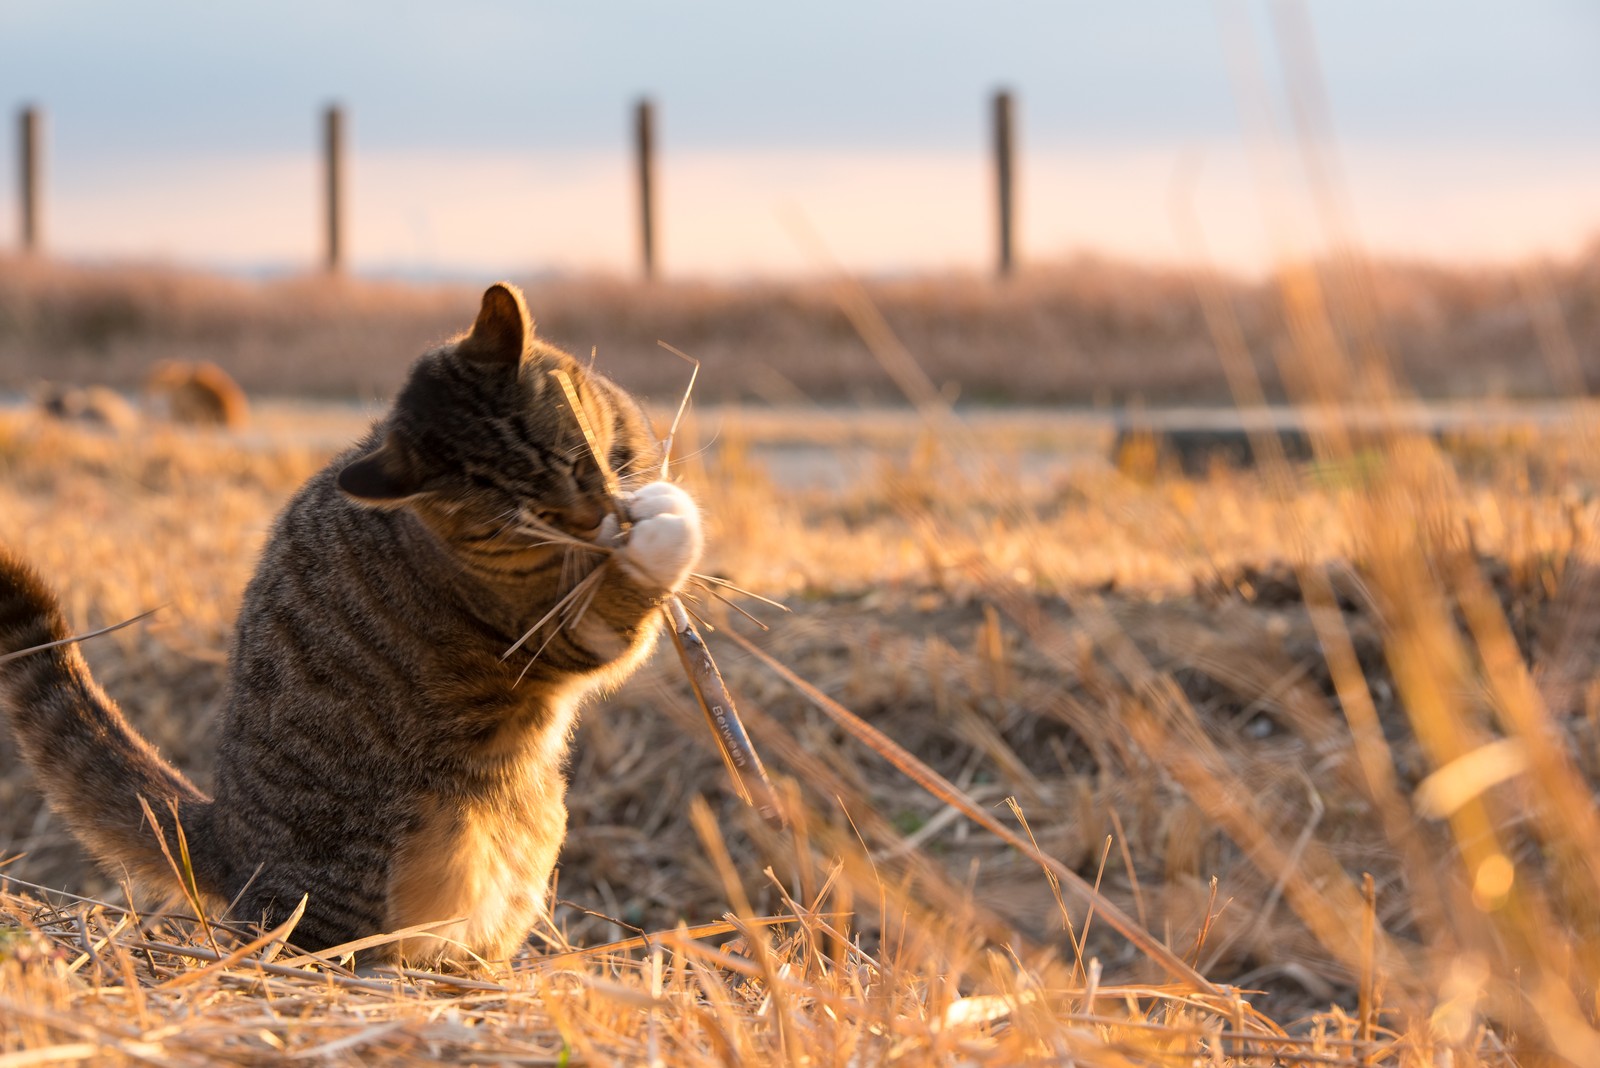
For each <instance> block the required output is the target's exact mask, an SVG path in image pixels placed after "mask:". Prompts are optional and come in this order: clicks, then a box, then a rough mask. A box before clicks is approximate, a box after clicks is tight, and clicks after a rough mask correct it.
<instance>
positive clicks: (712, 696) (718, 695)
mask: <svg viewBox="0 0 1600 1068" xmlns="http://www.w3.org/2000/svg"><path fill="white" fill-rule="evenodd" d="M661 612H662V614H663V615H664V616H666V619H667V629H668V630H669V631H670V633H671V634H672V643H673V645H675V646H677V649H678V659H679V660H680V661H681V662H682V663H683V673H684V674H685V675H687V676H688V677H689V688H690V689H692V690H693V691H694V696H695V700H697V701H699V702H700V711H702V712H704V713H705V715H706V722H707V723H709V724H710V725H711V734H712V737H714V738H716V740H717V750H718V751H719V752H721V754H722V762H723V764H725V765H727V768H728V778H730V779H732V780H733V788H734V790H735V791H737V792H738V794H739V796H740V797H741V798H742V799H743V800H744V803H745V804H747V805H750V806H751V807H752V808H754V809H755V810H756V811H757V812H759V813H761V818H762V819H763V820H765V821H766V823H767V826H769V827H771V828H773V829H774V830H780V831H781V830H783V828H784V826H785V824H784V820H783V812H782V810H781V809H779V807H778V795H777V791H776V790H774V789H773V788H772V780H770V779H768V778H767V769H766V768H764V767H762V765H761V758H760V757H758V756H756V751H755V747H754V746H752V745H751V744H750V736H749V735H748V734H746V733H745V730H744V723H743V722H741V721H740V719H739V710H738V709H737V708H735V707H734V704H733V696H732V695H731V694H729V693H728V688H727V686H726V685H725V684H724V683H723V681H722V673H721V672H720V671H718V670H717V665H716V662H715V661H713V660H712V659H711V650H709V649H707V648H706V643H705V640H704V639H702V638H701V637H700V632H699V631H697V630H695V629H694V624H693V623H692V622H690V620H689V613H688V612H686V611H684V607H683V602H682V601H680V600H678V599H677V598H676V597H669V598H667V601H666V603H665V604H663V605H662V606H661Z"/></svg>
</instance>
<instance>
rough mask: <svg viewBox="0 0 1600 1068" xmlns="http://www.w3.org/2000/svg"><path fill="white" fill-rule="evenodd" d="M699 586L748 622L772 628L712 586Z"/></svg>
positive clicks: (765, 628)
mask: <svg viewBox="0 0 1600 1068" xmlns="http://www.w3.org/2000/svg"><path fill="white" fill-rule="evenodd" d="M700 588H701V589H703V590H705V591H706V592H707V593H709V594H710V595H711V596H713V597H715V598H716V599H717V600H719V601H721V602H722V603H723V604H725V605H727V606H728V607H729V608H731V609H733V610H734V611H735V612H738V613H739V614H740V615H741V616H744V618H746V619H748V620H749V621H750V622H752V623H754V624H755V625H756V626H758V627H760V628H761V629H762V630H771V629H772V628H771V627H769V626H767V625H766V624H765V623H763V622H762V621H761V620H759V619H757V618H756V617H755V616H753V615H751V614H750V613H749V612H748V611H746V610H745V609H743V608H741V607H739V606H738V605H737V604H735V603H734V602H733V601H732V599H730V598H727V597H724V596H723V595H722V594H720V593H718V592H717V591H716V590H715V589H713V588H712V587H710V586H706V585H702V586H701V587H700Z"/></svg>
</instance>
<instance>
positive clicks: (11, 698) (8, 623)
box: [0, 547, 217, 897]
mask: <svg viewBox="0 0 1600 1068" xmlns="http://www.w3.org/2000/svg"><path fill="white" fill-rule="evenodd" d="M71 635H72V631H70V630H68V629H67V622H66V618H65V617H64V616H63V615H62V612H61V606H60V604H59V603H58V602H57V600H56V598H55V595H54V594H52V593H51V592H50V589H49V587H47V586H46V585H45V583H44V581H43V580H42V579H41V578H40V577H39V575H38V574H37V573H36V572H35V571H34V570H33V569H32V568H31V567H29V566H28V565H27V564H25V563H23V562H22V561H21V560H18V559H17V558H16V557H15V556H13V555H11V554H10V553H9V552H8V551H7V550H6V549H5V548H4V547H0V657H4V656H5V655H6V654H7V653H14V652H18V651H20V650H24V649H30V648H32V647H34V646H38V645H44V644H46V643H48V642H54V641H60V640H61V639H63V638H68V637H70V636H71ZM0 714H3V715H4V718H6V719H8V720H10V722H11V729H12V732H13V733H14V734H15V736H16V739H17V746H18V749H19V750H20V752H21V754H22V758H23V760H24V761H25V762H26V763H27V765H28V767H29V768H30V769H31V770H32V771H33V777H34V779H35V780H36V781H37V782H38V784H39V787H40V789H41V791H42V792H43V793H44V795H45V797H46V799H47V800H48V801H49V802H50V807H51V808H53V809H54V810H55V811H56V812H57V813H59V814H60V815H61V816H62V817H63V818H64V819H65V820H66V822H67V826H68V827H69V828H70V829H71V831H72V833H73V834H74V835H76V836H77V838H78V840H79V841H81V842H82V843H83V844H84V845H85V846H86V847H88V849H89V851H90V852H91V853H93V854H94V855H95V857H97V858H98V859H99V860H100V861H101V862H102V863H104V864H106V865H108V866H109V867H110V868H111V869H112V870H113V871H115V870H116V869H118V868H121V869H125V870H126V871H127V872H128V874H130V875H132V876H133V877H134V879H135V881H136V882H138V883H140V884H142V885H146V886H156V887H161V888H162V889H166V890H172V889H176V888H178V886H179V884H178V876H177V874H176V873H175V871H174V868H173V861H176V862H177V863H178V864H180V865H181V864H183V863H184V859H183V854H184V850H182V849H180V847H179V841H178V836H177V833H176V832H177V828H176V827H175V826H174V819H173V812H174V807H176V810H177V822H178V823H179V824H181V826H182V828H183V836H184V844H185V845H186V846H187V852H188V854H189V857H190V858H191V863H192V869H191V874H192V875H193V877H194V881H195V883H196V884H197V886H196V888H197V889H199V890H200V891H201V892H202V893H203V894H205V895H207V896H208V897H215V896H217V893H216V888H215V887H216V883H215V880H214V879H213V878H212V877H211V876H212V874H213V873H212V870H211V864H212V863H213V862H214V861H213V857H214V850H212V849H211V848H209V841H208V837H209V829H210V823H211V821H210V804H211V802H210V800H209V799H208V798H207V797H206V796H205V795H204V794H202V793H201V792H200V791H199V790H197V789H195V787H194V784H192V783H191V782H189V780H188V779H186V778H184V776H183V774H182V773H181V772H179V771H178V770H177V769H176V768H174V767H172V765H170V764H168V763H167V762H166V761H164V760H162V759H161V757H160V756H159V755H158V754H157V753H156V750H155V747H154V746H152V745H151V744H150V743H149V742H147V741H145V740H144V739H143V738H141V737H139V735H138V734H137V733H135V732H134V729H133V727H132V726H131V725H130V724H129V723H128V721H127V719H125V718H124V717H123V715H122V711H121V709H119V708H118V707H117V704H116V702H115V701H113V700H111V698H109V697H107V696H106V694H105V692H104V691H103V690H101V689H100V687H99V686H98V685H96V684H95V681H94V679H93V678H91V677H90V675H89V666H88V665H87V664H86V663H84V660H83V655H82V654H81V653H79V652H78V647H77V645H76V644H70V645H58V646H56V647H55V648H53V649H45V650H42V651H40V652H35V653H28V654H26V655H23V656H19V657H16V658H14V659H10V660H0ZM140 798H143V799H144V800H145V801H146V802H148V804H149V806H150V811H151V812H152V813H154V814H155V817H156V820H157V823H158V824H159V830H160V836H159V837H158V835H157V833H156V830H155V829H153V828H151V826H150V822H149V820H148V819H146V817H145V814H144V806H143V805H141V804H140V803H139V800H140ZM163 839H164V840H165V842H166V845H167V849H168V850H169V851H170V852H171V854H172V857H173V861H169V860H168V859H167V856H166V853H164V852H163V851H162V848H161V842H162V840H163Z"/></svg>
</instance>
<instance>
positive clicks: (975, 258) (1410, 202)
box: [0, 148, 1600, 277]
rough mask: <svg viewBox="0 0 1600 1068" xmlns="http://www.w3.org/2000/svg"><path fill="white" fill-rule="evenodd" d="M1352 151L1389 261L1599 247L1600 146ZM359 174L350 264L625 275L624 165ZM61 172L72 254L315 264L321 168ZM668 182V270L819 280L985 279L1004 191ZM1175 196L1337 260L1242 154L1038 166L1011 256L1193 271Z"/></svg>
mask: <svg viewBox="0 0 1600 1068" xmlns="http://www.w3.org/2000/svg"><path fill="white" fill-rule="evenodd" d="M1343 158H1344V160H1345V164H1346V166H1345V173H1346V176H1347V180H1348V186H1349V188H1348V189H1347V190H1345V198H1346V201H1347V203H1348V204H1349V205H1350V207H1351V209H1352V212H1353V216H1354V224H1355V225H1354V230H1355V233H1356V234H1357V235H1358V236H1359V237H1360V238H1361V239H1362V241H1363V244H1364V246H1365V247H1366V248H1367V249H1368V250H1370V251H1372V252H1374V253H1376V254H1380V255H1401V256H1407V257H1416V258H1422V259H1431V260H1438V261H1445V262H1461V261H1471V262H1479V261H1498V260H1507V259H1518V258H1525V257H1528V256H1535V255H1553V256H1567V255H1571V254H1573V253H1575V252H1576V251H1578V250H1579V249H1581V248H1582V247H1583V246H1584V245H1586V244H1587V243H1588V242H1589V241H1590V240H1591V239H1592V237H1593V235H1595V234H1596V233H1597V232H1600V150H1597V151H1596V152H1594V153H1591V154H1589V155H1587V156H1582V157H1576V158H1555V159H1551V158H1532V157H1525V158H1518V157H1507V156H1504V155H1493V154H1488V153H1482V152H1470V151H1461V152H1458V153H1454V154H1452V153H1447V152H1440V151H1438V150H1436V149H1434V150H1428V151H1406V150H1404V149H1398V148H1388V149H1382V148H1372V149H1363V150H1355V151H1352V150H1348V149H1347V150H1345V151H1344V152H1343ZM349 168H350V176H349V191H348V197H349V222H348V229H347V244H348V247H349V249H350V250H351V255H352V259H353V264H354V266H355V268H356V269H357V270H406V271H418V272H430V271H437V272H449V273H456V272H494V271H538V270H558V271H568V272H604V273H630V272H632V271H633V269H634V267H635V264H636V259H637V253H636V245H635V241H636V237H635V232H634V226H635V219H634V205H633V191H632V188H631V185H630V180H631V177H630V173H629V168H628V164H627V161H626V160H625V159H623V158H622V157H621V156H619V155H617V154H613V153H599V152H593V153H582V152H569V153H563V154H557V155H550V156H544V157H535V156H532V155H510V154H504V155H495V154H487V153H457V154H453V155H447V154H443V153H394V152H389V153H385V152H367V153H358V154H356V155H355V156H354V158H353V159H352V160H351V162H350V165H349ZM60 172H61V173H60V174H59V176H57V177H56V178H55V180H54V181H52V182H51V183H50V184H49V185H48V195H47V199H46V203H45V212H46V215H45V240H46V243H47V248H48V249H49V250H50V251H51V252H53V253H55V254H58V255H62V256H66V257H71V258H79V259H93V260H103V259H112V260H115V259H135V260H164V261H171V262H176V263H182V264H192V265H196V266H213V265H214V266H221V267H246V266H255V265H272V266H279V267H289V268H292V267H295V266H297V265H300V264H308V265H309V264H312V263H314V262H315V261H316V259H317V257H318V256H319V254H320V252H319V250H320V243H319V240H320V239H319V233H318V230H317V219H318V214H317V213H318V212H319V210H320V207H319V202H318V197H319V189H318V184H317V173H316V163H315V161H314V160H313V159H312V158H311V157H310V156H309V155H305V156H296V155H287V154H286V155H282V156H263V157H255V158H238V157H233V158H209V159H193V160H188V161H176V162H174V161H172V160H153V159H147V160H134V161H129V162H127V163H125V164H124V165H122V166H120V167H119V168H118V172H117V173H116V174H115V175H106V174H104V173H98V174H92V175H91V174H83V173H74V172H73V171H72V169H71V167H70V160H68V161H63V163H62V166H61V168H60ZM1284 173H1292V171H1285V172H1284ZM1184 175H1193V177H1192V178H1184V177H1182V176H1184ZM659 185H660V192H659V198H660V199H659V206H658V214H659V218H660V223H659V225H660V232H659V236H658V247H659V250H660V251H659V257H660V262H661V264H662V266H663V269H664V273H666V274H668V275H680V276H681V275H696V276H712V277H738V276H773V275H789V274H802V273H814V272H815V271H817V270H819V269H822V268H823V267H825V266H826V264H824V263H821V262H819V261H818V259H817V254H816V252H815V251H814V250H813V249H810V248H808V247H807V246H806V243H805V241H804V239H803V238H800V237H798V236H797V232H798V231H802V230H809V231H811V232H812V233H814V234H816V235H817V236H818V237H819V238H820V240H821V242H822V244H823V245H825V246H826V248H827V250H828V253H829V254H830V255H831V256H832V258H833V259H834V260H836V261H837V262H838V263H839V264H840V265H842V266H844V267H845V268H847V269H849V270H852V271H857V272H862V273H882V272H914V271H943V270H975V271H984V270H987V269H988V267H989V265H990V263H991V256H992V253H991V246H992V240H993V239H992V225H993V224H992V211H993V208H992V187H991V175H990V173H989V170H988V168H987V166H986V161H985V160H984V159H983V158H982V157H981V156H980V155H978V154H976V153H970V154H960V153H953V152H949V153H939V152H921V153H918V152H905V151H892V152H889V151H886V152H881V153H871V152H860V151H856V152H849V153H844V152H780V151H720V152H709V151H700V152H695V151H682V152H676V153H672V154H670V155H668V156H666V157H664V158H663V160H662V161H661V170H660V177H659ZM1182 190H1187V192H1181V191H1182ZM1175 195H1178V196H1180V198H1183V199H1187V200H1188V201H1189V202H1190V203H1191V204H1192V206H1193V209H1194V212H1195V215H1196V216H1197V217H1198V219H1199V220H1200V222H1201V225H1202V227H1203V228H1204V231H1205V234H1206V241H1207V243H1208V245H1209V248H1210V253H1211V255H1212V256H1213V258H1214V259H1215V261H1216V262H1218V263H1219V264H1220V265H1222V266H1224V267H1226V268H1228V269H1231V270H1235V271H1241V272H1246V273H1256V272H1259V271H1261V270H1263V269H1264V268H1266V267H1268V266H1270V265H1271V263H1272V262H1273V261H1274V258H1275V255H1276V254H1277V253H1279V252H1284V251H1287V252H1292V253H1296V254H1300V253H1305V252H1308V251H1316V250H1317V249H1318V248H1321V247H1324V245H1325V241H1324V240H1323V239H1322V237H1321V233H1322V229H1323V228H1322V225H1321V224H1322V220H1320V219H1319V218H1318V216H1317V215H1316V213H1315V212H1314V211H1313V210H1312V209H1311V207H1310V199H1309V198H1308V197H1307V196H1305V195H1304V191H1303V190H1301V189H1298V188H1295V187H1293V185H1292V183H1291V184H1290V187H1289V188H1285V189H1280V190H1277V191H1275V192H1274V194H1273V196H1272V197H1263V196H1262V195H1261V193H1260V186H1259V185H1258V183H1257V181H1256V178H1255V176H1254V172H1253V171H1252V170H1251V169H1250V167H1249V165H1248V161H1247V160H1246V159H1245V157H1244V155H1243V153H1241V152H1238V151H1222V150H1209V151H1201V150H1198V149H1196V150H1192V151H1189V152H1183V153H1179V152H1173V151H1155V150H1149V151H1134V150H1128V151H1109V150H1101V151H1096V152H1092V153H1087V154H1082V155H1071V154H1066V153H1027V152H1026V151H1025V152H1024V153H1023V156H1022V158H1021V167H1020V174H1019V201H1020V210H1019V241H1018V244H1019V246H1020V254H1021V259H1022V261H1023V262H1024V263H1026V262H1028V261H1034V262H1040V261H1048V260H1060V259H1064V258H1067V257H1070V256H1072V255H1074V254H1077V253H1082V252H1092V253H1098V254H1105V255H1110V256H1115V257H1117V258H1121V259H1127V260H1133V261H1143V262H1155V263H1174V262H1187V261H1190V260H1192V259H1193V258H1194V257H1193V255H1192V251H1193V250H1190V249H1186V248H1185V247H1183V246H1182V244H1181V243H1180V242H1179V240H1178V238H1177V236H1176V234H1175V230H1174V226H1173V223H1172V217H1171V205H1172V203H1173V201H1174V197H1175ZM0 198H3V199H0V202H7V201H14V198H15V194H14V191H12V190H10V189H8V188H6V187H4V186H0ZM1270 200H1277V201H1278V202H1280V203H1282V204H1284V205H1286V210H1285V211H1284V212H1282V213H1281V214H1279V215H1277V216H1275V218H1278V219H1280V220H1283V221H1284V222H1285V225H1284V226H1283V227H1281V228H1282V229H1284V230H1287V231H1288V232H1279V233H1269V231H1268V224H1267V221H1266V220H1267V214H1268V213H1267V212H1266V211H1265V210H1264V207H1263V202H1264V201H1270ZM14 214H15V213H14V212H5V213H0V215H3V222H0V245H4V246H7V247H14V245H15V241H16V234H15V228H16V221H15V218H14ZM797 220H798V225H797V222H796V221H797Z"/></svg>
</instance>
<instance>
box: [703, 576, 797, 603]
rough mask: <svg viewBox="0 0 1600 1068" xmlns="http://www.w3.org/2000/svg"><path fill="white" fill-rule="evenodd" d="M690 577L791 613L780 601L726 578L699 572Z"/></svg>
mask: <svg viewBox="0 0 1600 1068" xmlns="http://www.w3.org/2000/svg"><path fill="white" fill-rule="evenodd" d="M689 577H690V578H693V579H698V580H699V581H701V582H703V583H707V584H710V585H713V586H721V587H722V588H723V589H725V590H731V591H732V592H734V593H737V594H738V595H739V596H741V597H749V598H750V599H751V600H754V601H760V602H761V603H762V604H765V605H771V606H772V607H773V608H776V609H778V610H779V611H780V612H788V611H790V608H789V606H788V605H786V604H783V603H781V602H779V601H774V600H773V599H772V598H770V597H763V596H761V595H760V594H759V593H756V592H754V591H752V590H747V589H745V588H744V587H743V586H740V585H737V584H736V583H732V582H729V581H728V580H727V579H725V578H719V577H717V576H716V575H703V574H701V573H700V572H698V571H691V572H690V573H689Z"/></svg>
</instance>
